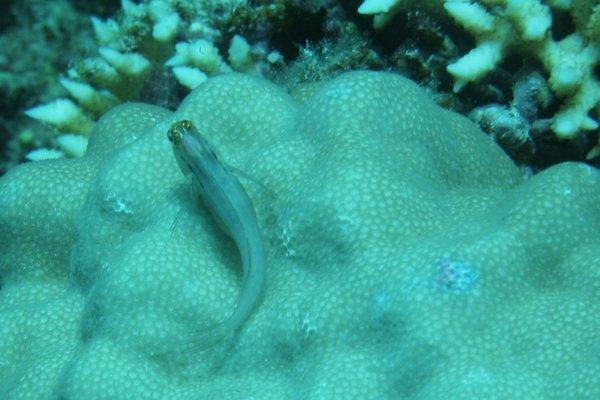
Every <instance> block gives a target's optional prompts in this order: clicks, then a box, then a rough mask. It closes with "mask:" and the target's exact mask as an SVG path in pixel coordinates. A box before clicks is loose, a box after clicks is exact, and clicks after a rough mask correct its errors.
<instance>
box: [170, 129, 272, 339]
mask: <svg viewBox="0 0 600 400" xmlns="http://www.w3.org/2000/svg"><path fill="white" fill-rule="evenodd" d="M168 138H169V140H170V141H171V143H172V145H173V152H174V154H175V158H176V159H177V164H178V165H179V168H180V169H181V171H182V172H183V173H184V175H186V176H189V177H190V178H191V182H192V192H193V193H194V194H195V195H197V196H198V197H199V198H200V199H201V200H202V202H203V203H204V205H205V206H206V207H208V209H209V210H210V213H211V214H212V216H213V218H214V219H215V220H216V221H217V222H218V223H219V225H220V226H221V228H222V229H223V231H224V232H225V233H226V234H227V235H228V236H230V237H231V238H232V239H233V241H234V242H235V244H236V246H237V248H238V251H239V252H240V257H241V260H242V268H243V275H244V279H243V286H242V290H241V293H240V295H239V298H238V301H237V305H236V307H235V309H234V310H233V312H232V313H231V314H230V315H229V317H227V318H226V319H225V320H224V321H222V322H220V323H219V324H217V325H214V326H212V327H209V328H207V330H206V331H205V332H202V333H200V334H199V335H198V336H197V337H195V338H194V340H193V342H194V343H193V344H192V346H193V347H206V346H211V345H213V344H216V343H218V342H219V341H221V340H222V339H224V338H225V337H226V336H228V335H229V334H232V333H234V332H236V331H237V330H238V329H239V328H240V327H241V326H242V325H243V324H244V322H245V321H246V319H248V317H249V316H250V315H251V314H252V312H253V311H254V310H255V309H256V307H257V306H258V303H259V302H260V299H261V294H262V291H263V287H264V284H265V262H266V261H265V255H264V248H263V242H262V237H261V233H260V230H259V228H258V222H257V218H256V213H255V211H254V207H253V205H252V202H251V200H250V198H249V197H248V194H247V193H246V191H245V190H244V188H243V187H242V185H241V184H240V183H239V181H238V180H237V178H236V177H235V176H234V175H233V174H232V173H230V172H229V171H228V170H227V168H225V167H224V166H223V164H221V162H220V161H219V159H218V158H217V156H216V154H215V152H214V151H213V149H212V148H211V146H210V144H209V143H208V141H207V140H206V139H205V138H203V137H202V136H201V135H200V133H199V132H198V130H197V129H196V127H195V126H194V124H192V122H190V121H187V120H182V121H178V122H175V123H174V124H173V125H172V126H171V128H170V129H169V131H168Z"/></svg>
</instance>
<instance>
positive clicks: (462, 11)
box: [359, 0, 600, 156]
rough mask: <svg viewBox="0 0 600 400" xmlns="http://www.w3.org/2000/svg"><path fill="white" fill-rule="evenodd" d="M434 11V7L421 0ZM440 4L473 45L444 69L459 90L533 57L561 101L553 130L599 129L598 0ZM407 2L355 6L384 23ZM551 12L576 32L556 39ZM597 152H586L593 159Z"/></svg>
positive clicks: (373, 0) (563, 133)
mask: <svg viewBox="0 0 600 400" xmlns="http://www.w3.org/2000/svg"><path fill="white" fill-rule="evenodd" d="M425 3H428V4H429V5H430V7H434V5H435V4H434V3H438V4H440V3H442V1H429V2H425ZM443 6H444V8H445V10H446V12H447V13H448V14H449V15H450V16H451V17H452V18H454V20H455V21H456V22H457V23H458V24H459V25H461V26H462V27H463V28H465V29H466V30H467V31H469V32H470V33H471V34H472V35H473V36H474V37H475V40H476V43H477V45H476V47H475V48H473V49H472V50H471V51H470V52H468V53H467V54H465V55H464V56H463V57H461V58H459V59H458V60H456V61H455V62H453V63H452V64H450V65H448V72H449V73H450V74H451V75H452V76H453V77H454V79H455V86H454V89H455V90H456V91H459V90H461V89H462V88H463V87H464V86H465V85H466V84H468V83H469V82H475V81H477V80H479V79H481V78H483V77H484V76H486V75H487V74H488V73H490V72H491V71H493V70H495V69H496V68H497V67H498V65H499V64H500V63H501V62H502V61H503V60H504V59H505V58H506V57H507V56H508V55H510V54H512V53H523V54H532V55H534V56H535V57H536V58H537V59H539V60H540V62H541V63H542V64H543V66H544V68H545V70H546V71H547V73H548V74H549V79H548V83H549V86H550V88H551V89H552V91H553V92H554V93H555V94H556V95H557V96H558V97H560V98H561V99H562V107H561V109H560V110H559V111H558V112H557V113H556V114H555V115H554V118H553V122H552V130H553V131H554V132H555V134H556V135H557V136H558V137H559V138H563V139H573V138H575V137H576V136H577V135H579V134H580V133H581V132H582V131H586V130H592V129H596V128H597V127H598V121H597V120H598V115H599V107H600V82H599V81H598V77H597V76H596V75H595V72H594V68H596V67H597V66H598V63H599V60H600V44H599V41H600V2H599V1H598V0H547V1H544V0H479V1H474V0H445V1H443ZM400 7H406V8H408V7H414V5H413V4H412V2H410V1H402V0H389V1H382V0H366V1H365V2H363V4H362V5H361V7H360V8H359V12H361V13H364V14H376V17H378V18H379V20H377V19H376V20H375V26H376V27H378V26H380V24H379V23H378V21H383V22H387V20H388V19H389V15H390V13H393V12H394V11H397V10H398V9H399V8H400ZM552 12H563V13H568V15H569V16H570V18H571V19H572V21H573V24H574V31H573V32H572V33H570V34H568V35H567V36H565V37H563V38H560V39H555V38H554V37H553V31H557V30H559V29H558V28H559V27H556V26H554V23H555V22H554V21H553V16H552ZM598 151H600V149H599V148H596V149H595V150H593V151H592V153H590V156H593V155H596V154H597V153H598Z"/></svg>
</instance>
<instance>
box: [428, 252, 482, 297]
mask: <svg viewBox="0 0 600 400" xmlns="http://www.w3.org/2000/svg"><path fill="white" fill-rule="evenodd" d="M437 265H438V273H437V276H436V284H437V286H438V288H440V289H443V290H449V291H456V292H465V291H467V290H469V289H470V288H471V286H473V284H474V283H475V281H476V280H477V277H478V276H477V273H476V272H475V271H473V269H472V268H471V266H470V265H469V264H467V263H465V262H464V261H458V260H453V259H451V258H447V257H445V258H442V259H441V260H439V261H438V263H437Z"/></svg>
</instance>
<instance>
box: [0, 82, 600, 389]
mask: <svg viewBox="0 0 600 400" xmlns="http://www.w3.org/2000/svg"><path fill="white" fill-rule="evenodd" d="M295 95H296V99H298V100H295V99H294V98H292V97H291V96H290V95H288V94H287V93H285V92H283V91H282V90H280V89H279V88H277V87H275V86H273V85H272V84H269V83H267V82H264V81H261V80H257V79H254V78H250V77H247V76H243V75H235V74H231V75H224V76H220V77H216V78H212V79H210V80H208V81H207V82H205V83H204V84H202V85H201V86H200V87H199V88H198V89H196V90H195V91H194V92H192V93H191V94H190V95H189V96H188V97H187V98H186V100H185V101H184V102H183V104H182V105H181V106H180V108H179V109H178V110H177V111H176V112H175V113H171V112H169V111H167V110H164V109H161V108H158V107H154V106H149V105H143V104H125V105H122V106H119V107H118V108H116V109H114V110H112V111H111V112H109V113H108V114H107V115H105V116H104V117H103V118H102V119H101V120H100V121H99V122H98V123H97V125H96V127H95V129H94V133H93V135H92V137H91V141H90V146H89V150H88V154H87V155H86V156H85V157H83V158H81V159H76V160H52V161H41V162H36V163H30V164H26V165H23V166H21V167H19V168H15V169H13V170H12V171H10V172H9V173H8V174H7V175H6V176H5V177H3V178H2V180H0V277H1V283H2V288H1V290H0V382H2V385H0V386H1V387H0V398H2V399H63V400H64V399H72V400H75V399H85V400H96V399H97V400H100V399H123V400H125V399H170V400H171V399H182V400H183V399H190V400H192V399H194V400H196V399H217V398H220V399H240V400H241V399H277V400H281V399H310V400H317V399H319V400H320V399H423V400H430V399H474V398H477V399H498V398H512V399H517V398H518V399H527V398H531V399H594V398H600V392H599V390H600V389H599V388H600V381H599V377H600V366H599V364H598V362H597V354H598V350H599V349H598V336H597V332H600V324H599V321H598V318H597V316H598V315H599V313H600V309H599V305H598V289H599V287H598V282H599V281H600V280H599V279H598V278H599V276H598V265H599V263H600V242H599V241H598V235H597V233H598V232H599V231H600V174H599V173H598V171H597V170H594V169H592V168H590V167H588V166H585V165H583V164H575V163H573V164H562V165H557V166H554V167H552V168H550V169H548V170H546V171H544V172H542V173H540V174H539V175H537V176H535V177H533V178H531V179H529V180H527V181H523V180H522V178H521V177H520V174H519V171H518V170H517V168H516V167H515V166H514V165H513V164H512V163H511V161H510V160H509V159H508V157H506V155H505V154H503V153H502V151H501V150H500V149H499V148H498V147H497V146H496V145H495V144H494V143H493V142H492V141H491V140H489V138H488V137H486V136H485V135H484V134H483V133H482V132H481V131H479V130H478V129H477V128H475V127H474V125H473V124H472V123H470V122H469V121H468V120H466V119H465V118H463V117H461V116H458V115H456V114H454V113H451V112H448V111H445V110H442V109H440V108H438V107H437V106H436V105H434V103H433V102H432V101H431V100H430V99H429V98H428V97H427V95H426V94H425V93H424V92H423V91H422V90H421V89H420V88H418V87H417V86H416V85H415V84H413V83H411V82H410V81H407V80H406V79H404V78H401V77H399V76H395V75H391V74H386V73H372V72H355V73H348V74H344V75H341V76H339V77H338V78H336V79H334V80H332V81H330V82H328V83H325V84H323V85H321V86H320V87H318V88H314V87H313V88H311V89H308V90H302V91H298V92H297V93H295ZM299 99H302V101H300V100H299ZM182 118H187V119H191V120H192V121H194V123H195V124H196V125H197V126H198V128H199V130H200V131H201V132H203V133H204V135H205V136H206V137H207V138H209V139H210V140H211V141H212V142H213V143H214V146H215V147H216V149H217V151H218V152H219V154H220V156H221V158H222V159H223V160H224V162H226V163H227V164H229V165H231V166H234V167H235V168H236V169H239V170H242V171H244V174H243V175H240V179H241V181H242V183H243V184H244V186H245V187H246V188H247V190H248V191H249V194H250V196H251V198H252V200H253V202H254V203H255V205H256V209H257V213H258V216H259V223H260V226H261V229H262V231H263V232H264V242H265V247H266V249H267V253H268V261H269V264H268V276H267V286H266V288H265V294H264V299H263V301H262V303H261V305H260V306H259V308H258V309H257V310H256V312H255V314H254V315H253V316H252V317H251V318H250V319H249V320H248V321H247V323H246V324H245V325H244V326H243V328H242V329H241V331H240V332H239V334H238V335H237V336H236V337H234V338H233V339H229V340H226V341H225V342H223V343H220V344H219V345H217V346H215V347H212V348H208V349H196V350H194V351H192V352H184V351H182V349H183V348H184V347H185V346H184V344H185V343H187V342H189V341H193V338H194V333H197V332H199V331H201V330H202V329H203V328H205V327H206V326H209V325H211V324H214V323H216V322H218V321H220V320H222V319H224V318H225V317H226V316H227V315H228V314H229V313H230V312H231V311H232V309H233V307H234V306H235V302H236V298H237V294H238V292H239V290H240V284H241V271H240V260H239V259H238V255H237V251H236V249H235V246H234V244H233V243H232V242H231V240H230V239H228V238H227V237H226V236H225V235H224V234H223V233H222V232H221V231H220V230H219V227H218V226H217V224H216V223H215V221H213V219H212V217H211V216H210V214H209V213H208V211H207V210H205V209H204V208H203V206H202V204H199V203H198V202H197V201H196V200H194V199H193V198H192V196H191V193H190V190H189V186H188V183H187V182H186V180H185V178H184V177H183V175H182V174H181V172H180V171H179V169H178V168H177V165H176V163H175V160H174V157H173V155H172V151H171V148H170V144H169V142H168V141H167V138H166V130H167V127H168V125H169V124H170V123H171V122H173V121H174V120H176V119H182ZM244 175H246V177H244ZM174 221H175V222H174Z"/></svg>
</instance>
